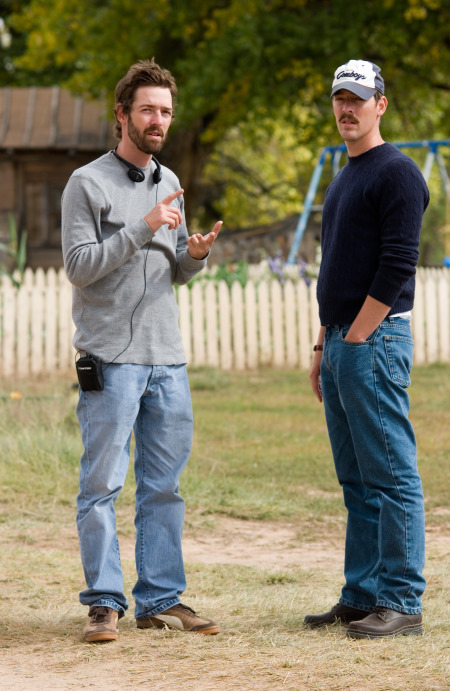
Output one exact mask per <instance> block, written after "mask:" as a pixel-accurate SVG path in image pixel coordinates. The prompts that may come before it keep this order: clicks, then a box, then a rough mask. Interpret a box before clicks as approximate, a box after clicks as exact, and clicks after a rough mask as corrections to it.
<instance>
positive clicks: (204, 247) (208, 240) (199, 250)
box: [187, 221, 223, 259]
mask: <svg viewBox="0 0 450 691" xmlns="http://www.w3.org/2000/svg"><path fill="white" fill-rule="evenodd" d="M222 223H223V221H217V223H216V225H215V226H214V228H213V229H212V231H211V232H210V233H208V234H207V235H202V234H201V233H195V235H191V236H190V237H188V241H187V243H188V251H189V254H190V255H191V257H193V258H194V259H204V258H205V257H206V255H207V254H208V252H209V250H210V249H211V247H212V246H213V244H214V241H215V239H216V237H217V236H218V235H219V230H220V229H221V227H222Z"/></svg>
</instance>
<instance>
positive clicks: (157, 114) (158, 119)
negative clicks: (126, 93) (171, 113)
mask: <svg viewBox="0 0 450 691" xmlns="http://www.w3.org/2000/svg"><path fill="white" fill-rule="evenodd" d="M151 121H152V125H160V126H161V125H162V123H163V116H162V113H161V111H160V110H158V109H155V110H154V111H153V112H152V117H151Z"/></svg>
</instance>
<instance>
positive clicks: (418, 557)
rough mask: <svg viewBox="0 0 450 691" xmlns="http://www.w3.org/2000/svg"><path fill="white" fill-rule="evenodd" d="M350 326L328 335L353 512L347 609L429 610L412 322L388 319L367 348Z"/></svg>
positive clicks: (341, 466) (337, 432)
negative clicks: (412, 405)
mask: <svg viewBox="0 0 450 691" xmlns="http://www.w3.org/2000/svg"><path fill="white" fill-rule="evenodd" d="M349 328H350V326H349V325H348V326H343V327H340V326H329V327H327V329H326V332H325V342H324V350H323V356H322V363H321V371H320V375H321V383H322V393H323V401H324V407H325V416H326V421H327V427H328V433H329V437H330V442H331V448H332V452H333V457H334V463H335V467H336V474H337V477H338V480H339V483H340V484H341V486H342V489H343V494H344V502H345V506H346V508H347V512H348V515H347V533H346V542H345V585H344V587H343V589H342V594H341V598H340V602H341V604H343V605H348V606H349V607H356V608H357V609H361V610H365V611H370V610H372V609H373V608H374V607H375V606H377V605H379V606H383V607H389V608H390V609H394V610H397V611H398V612H404V613H407V614H418V613H419V612H421V611H422V608H421V595H422V593H423V591H424V589H425V580H424V578H423V576H422V570H423V567H424V562H425V518H424V500H423V491H422V482H421V479H420V476H419V473H418V470H417V459H416V441H415V437H414V431H413V428H412V425H411V423H410V422H409V419H408V413H409V396H408V393H407V391H406V388H407V387H408V386H409V384H410V371H411V366H412V359H413V339H412V336H411V330H410V324H409V320H407V319H401V318H398V317H395V318H387V319H385V320H384V321H383V322H382V323H381V324H380V326H379V327H378V328H377V329H376V330H375V332H374V333H373V334H371V336H370V337H369V338H368V339H367V340H366V341H365V342H363V343H349V342H347V341H344V338H345V336H346V334H347V332H348V330H349Z"/></svg>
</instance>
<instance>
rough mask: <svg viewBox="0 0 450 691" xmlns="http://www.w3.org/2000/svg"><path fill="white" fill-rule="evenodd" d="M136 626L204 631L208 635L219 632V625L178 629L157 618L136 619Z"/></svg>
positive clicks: (140, 627)
mask: <svg viewBox="0 0 450 691" xmlns="http://www.w3.org/2000/svg"><path fill="white" fill-rule="evenodd" d="M136 626H137V627H138V629H170V630H171V631H181V633H204V634H209V635H213V636H214V635H216V634H217V633H220V626H206V627H205V628H203V629H196V630H193V629H178V628H176V627H175V626H168V625H167V624H166V623H165V622H164V621H159V619H136Z"/></svg>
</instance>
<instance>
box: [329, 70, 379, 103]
mask: <svg viewBox="0 0 450 691" xmlns="http://www.w3.org/2000/svg"><path fill="white" fill-rule="evenodd" d="M339 89H347V90H348V91H351V92H352V93H353V94H356V95H357V96H359V98H363V99H364V100H365V101H367V100H368V99H369V98H371V97H372V96H374V95H375V92H376V91H379V92H380V94H384V81H383V77H382V76H381V70H380V68H379V67H378V65H375V63H373V62H367V61H366V60H349V61H348V62H346V63H345V65H341V66H340V67H338V68H337V70H336V72H335V73H334V80H333V85H332V87H331V96H333V95H334V94H335V93H336V91H339Z"/></svg>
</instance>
